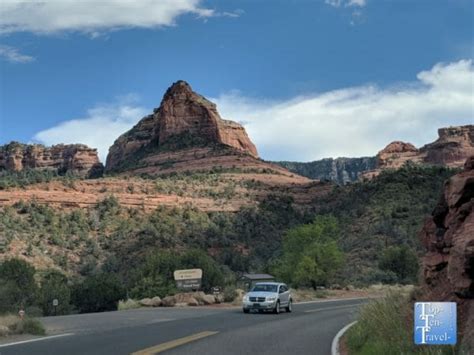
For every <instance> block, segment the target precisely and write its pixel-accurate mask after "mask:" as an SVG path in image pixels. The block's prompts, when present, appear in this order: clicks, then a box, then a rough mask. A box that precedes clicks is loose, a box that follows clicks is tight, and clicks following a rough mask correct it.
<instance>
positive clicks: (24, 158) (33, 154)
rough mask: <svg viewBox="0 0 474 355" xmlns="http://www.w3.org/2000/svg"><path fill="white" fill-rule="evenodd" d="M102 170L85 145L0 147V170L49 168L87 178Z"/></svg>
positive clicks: (93, 153)
mask: <svg viewBox="0 0 474 355" xmlns="http://www.w3.org/2000/svg"><path fill="white" fill-rule="evenodd" d="M103 168H104V167H103V165H102V164H101V163H100V161H99V157H98V155H97V149H93V148H89V147H88V146H86V145H84V144H69V145H64V144H58V145H54V146H52V147H45V146H43V145H41V144H21V143H18V142H11V143H9V144H6V145H3V146H0V171H1V170H9V171H22V170H24V169H39V170H46V169H49V170H54V171H56V172H58V173H60V174H64V173H66V172H71V173H73V174H76V175H80V176H83V177H89V178H90V177H96V176H100V175H102V171H103Z"/></svg>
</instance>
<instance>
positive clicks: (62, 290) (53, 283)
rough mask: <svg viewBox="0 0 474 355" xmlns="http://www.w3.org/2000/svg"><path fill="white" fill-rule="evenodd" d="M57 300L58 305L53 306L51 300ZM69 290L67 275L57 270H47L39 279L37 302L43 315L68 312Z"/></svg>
mask: <svg viewBox="0 0 474 355" xmlns="http://www.w3.org/2000/svg"><path fill="white" fill-rule="evenodd" d="M54 299H57V300H58V306H56V307H54V306H53V300H54ZM70 302H71V290H70V288H69V286H68V284H67V277H66V276H65V275H63V274H62V273H60V272H59V271H56V270H52V271H49V272H47V273H46V274H45V275H44V276H43V278H42V281H41V289H40V291H39V297H38V304H39V305H40V307H41V309H42V310H43V314H44V315H45V316H51V315H60V314H68V313H69V311H70V308H71V306H70Z"/></svg>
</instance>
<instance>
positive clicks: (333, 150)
mask: <svg viewBox="0 0 474 355" xmlns="http://www.w3.org/2000/svg"><path fill="white" fill-rule="evenodd" d="M417 79H418V80H416V81H413V82H410V83H405V84H402V85H398V86H393V87H390V88H379V87H377V86H374V85H362V86H356V87H349V88H343V89H340V90H334V91H328V92H323V93H320V94H314V95H307V96H302V97H296V98H293V99H290V100H286V101H271V100H257V99H254V98H249V97H246V96H245V95H242V94H240V93H239V92H230V93H227V94H224V95H221V96H220V97H218V98H217V99H211V100H212V101H214V102H216V103H217V108H218V110H219V112H220V113H221V115H222V117H224V118H228V119H232V120H234V121H239V122H241V123H243V124H244V126H245V127H246V129H247V131H248V133H249V135H250V137H251V139H252V140H253V141H254V143H255V144H256V145H257V148H258V150H259V153H260V155H261V156H262V157H263V158H264V159H268V160H297V161H309V160H316V159H321V158H328V157H339V156H346V157H357V156H373V155H375V154H376V153H377V152H378V151H379V150H380V149H382V148H384V147H385V146H386V145H387V144H388V143H390V142H391V141H394V140H404V141H408V142H411V143H414V144H415V145H417V146H421V145H423V144H425V143H428V142H431V141H433V140H434V139H436V137H437V129H438V128H440V127H446V126H449V125H462V124H472V123H473V122H474V100H473V97H474V88H473V83H474V68H473V63H472V61H470V60H462V61H459V62H456V63H450V64H436V65H435V66H434V67H433V68H432V69H430V70H427V71H422V72H420V73H419V74H418V75H417ZM149 112H151V111H150V110H146V109H144V108H142V107H140V106H138V105H136V103H134V102H133V100H130V99H122V100H119V102H117V103H115V104H111V105H101V106H97V107H95V108H93V109H91V110H89V111H88V113H87V115H86V117H84V118H78V119H74V120H71V121H65V122H63V123H61V124H59V125H58V126H55V127H52V128H50V129H47V130H44V131H41V132H39V133H38V134H36V135H35V139H36V140H38V141H40V142H42V143H44V144H48V145H51V144H57V143H85V144H87V145H89V146H91V147H95V148H98V149H99V153H100V157H101V159H102V161H105V156H106V155H107V152H108V148H109V146H110V145H111V144H112V143H113V142H114V140H115V139H116V138H117V137H118V136H119V135H121V134H122V133H124V132H125V131H127V130H129V129H130V128H131V127H132V126H133V125H134V124H135V123H136V122H138V120H139V119H141V118H142V117H143V116H145V114H146V113H149Z"/></svg>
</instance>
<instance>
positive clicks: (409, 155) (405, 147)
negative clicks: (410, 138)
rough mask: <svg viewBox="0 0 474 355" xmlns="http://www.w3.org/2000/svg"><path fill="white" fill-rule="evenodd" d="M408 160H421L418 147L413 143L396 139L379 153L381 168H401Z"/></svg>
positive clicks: (378, 158)
mask: <svg viewBox="0 0 474 355" xmlns="http://www.w3.org/2000/svg"><path fill="white" fill-rule="evenodd" d="M407 161H411V162H416V163H418V162H421V161H422V158H421V157H420V154H419V151H418V149H416V147H415V146H414V145H413V144H411V143H405V142H400V141H395V142H392V143H390V144H389V145H387V146H386V147H385V148H384V149H383V150H381V151H380V152H379V153H378V154H377V165H378V166H379V167H381V168H385V169H386V168H393V169H397V168H400V167H401V166H402V165H403V164H405V163H406V162H407Z"/></svg>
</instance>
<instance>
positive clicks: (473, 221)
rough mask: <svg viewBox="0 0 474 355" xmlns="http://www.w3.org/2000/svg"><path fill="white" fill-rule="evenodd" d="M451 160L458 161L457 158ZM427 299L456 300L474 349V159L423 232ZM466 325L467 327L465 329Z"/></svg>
mask: <svg viewBox="0 0 474 355" xmlns="http://www.w3.org/2000/svg"><path fill="white" fill-rule="evenodd" d="M449 159H450V160H451V161H452V160H455V159H457V158H456V157H454V159H453V155H451V156H449ZM421 240H422V243H423V245H424V247H425V248H426V250H427V253H426V255H425V256H424V258H423V277H422V290H423V299H424V300H429V301H456V302H457V303H458V307H459V309H458V316H459V317H460V324H461V325H462V326H461V332H464V338H465V339H467V340H468V341H469V339H470V341H471V344H470V345H471V346H472V349H473V350H474V328H472V327H471V328H469V327H468V326H467V325H468V324H471V325H472V324H474V156H471V157H470V158H468V160H467V161H466V163H465V167H464V171H462V172H461V173H459V174H457V175H455V176H453V177H452V178H451V179H450V180H448V181H447V182H446V184H445V187H444V192H443V194H442V196H441V198H440V201H439V203H438V205H437V206H436V208H435V210H434V211H433V213H432V217H431V218H429V219H428V220H427V221H426V222H425V225H424V227H423V230H422V231H421ZM464 325H465V328H464Z"/></svg>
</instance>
